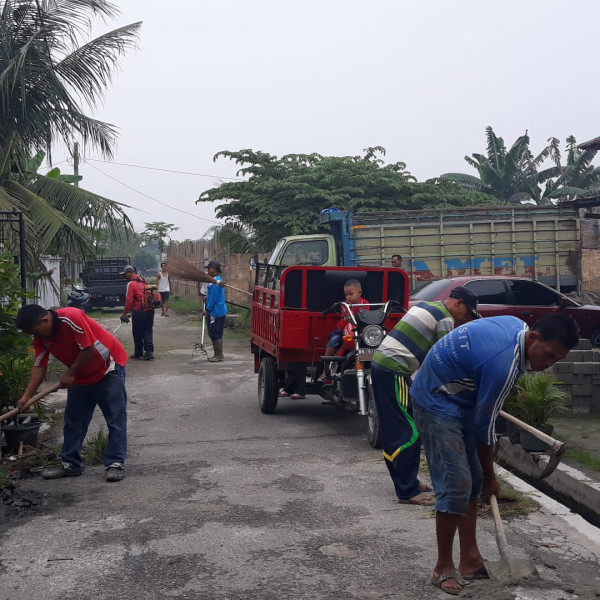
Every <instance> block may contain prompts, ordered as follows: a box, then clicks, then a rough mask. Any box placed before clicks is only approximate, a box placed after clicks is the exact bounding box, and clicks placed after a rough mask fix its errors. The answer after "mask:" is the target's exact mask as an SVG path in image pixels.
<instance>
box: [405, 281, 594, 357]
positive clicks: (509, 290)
mask: <svg viewBox="0 0 600 600" xmlns="http://www.w3.org/2000/svg"><path fill="white" fill-rule="evenodd" d="M458 285H464V286H465V287H467V288H469V289H470V290H472V291H473V292H475V293H476V294H477V295H478V296H479V312H480V313H481V314H482V315H483V316H484V317H496V316H498V315H513V316H515V317H519V319H523V321H525V322H526V323H527V324H528V325H533V323H535V322H536V321H537V320H538V319H539V318H540V317H542V316H543V315H545V314H547V313H549V312H561V313H566V314H569V315H572V316H573V318H574V319H575V320H576V321H577V323H578V324H579V328H580V330H581V337H583V338H589V339H590V340H591V343H592V347H594V348H600V306H590V305H585V306H584V305H581V304H578V303H577V302H575V301H574V300H571V299H570V298H568V297H567V296H564V295H563V294H561V293H559V292H557V291H556V290H554V289H552V288H551V287H548V286H547V285H544V284H543V283H539V282H538V281H533V280H531V279H527V278H526V277H501V276H498V277H495V276H487V277H486V276H483V275H481V276H477V275H475V276H472V277H449V278H447V279H438V280H436V281H432V282H431V283H428V284H427V285H426V286H424V287H422V288H421V289H420V290H419V291H418V292H416V293H415V294H414V295H413V296H411V298H410V300H411V301H410V306H414V305H415V304H417V302H420V301H423V300H427V301H432V300H445V299H446V298H448V296H449V295H450V292H451V291H452V288H455V287H456V286H458Z"/></svg>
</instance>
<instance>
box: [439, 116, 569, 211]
mask: <svg viewBox="0 0 600 600" xmlns="http://www.w3.org/2000/svg"><path fill="white" fill-rule="evenodd" d="M485 132H486V138H487V155H486V156H484V155H483V154H473V155H472V158H471V157H470V156H465V160H466V161H467V163H469V165H471V166H472V167H474V168H475V169H477V171H478V172H479V177H475V176H473V175H468V174H465V173H446V174H444V175H441V176H440V178H441V179H446V180H450V181H453V182H455V183H457V184H458V185H460V186H461V187H463V188H465V189H469V190H473V191H478V192H483V193H486V194H490V195H492V196H495V197H496V198H499V199H500V200H503V201H505V202H512V203H519V202H521V201H522V200H536V201H537V200H538V199H539V198H541V196H542V192H541V188H540V187H539V184H540V183H543V182H545V181H546V180H548V179H549V178H551V177H553V176H557V175H558V174H559V168H560V152H559V148H558V144H559V140H558V139H557V138H550V139H549V140H548V142H549V143H548V146H546V147H545V148H544V149H543V150H542V151H541V152H540V153H539V154H538V155H537V156H534V155H533V154H532V153H531V151H530V149H529V141H530V140H529V135H528V134H527V132H525V134H524V135H522V136H520V137H519V138H517V140H516V141H515V143H514V144H513V145H512V146H511V147H510V148H509V149H507V148H506V146H505V144H504V140H503V139H502V138H501V137H497V136H496V134H495V133H494V131H493V129H492V128H491V127H489V126H488V127H486V129H485ZM546 159H551V160H552V162H553V163H554V166H553V167H550V168H548V169H545V170H543V171H540V172H538V168H539V167H540V166H541V165H542V164H543V163H544V162H545V161H546Z"/></svg>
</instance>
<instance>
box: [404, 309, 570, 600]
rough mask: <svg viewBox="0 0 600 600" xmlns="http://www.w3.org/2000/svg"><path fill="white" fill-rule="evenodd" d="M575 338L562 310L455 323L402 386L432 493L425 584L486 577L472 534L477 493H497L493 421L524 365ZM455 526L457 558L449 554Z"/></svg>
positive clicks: (555, 355) (553, 357) (549, 360)
mask: <svg viewBox="0 0 600 600" xmlns="http://www.w3.org/2000/svg"><path fill="white" fill-rule="evenodd" d="M578 341H579V328H578V326H577V323H576V322H575V320H574V319H573V318H572V317H570V316H569V315H564V314H557V313H551V314H547V315H545V316H544V317H542V318H541V319H540V320H539V321H538V322H537V323H536V324H535V325H534V327H533V329H532V330H530V331H529V330H528V329H527V325H526V324H525V323H524V322H523V321H521V320H520V319H517V318H516V317H510V316H503V317H491V318H487V319H479V320H477V321H472V322H471V323H467V324H466V325H463V326H461V327H458V328H457V329H455V330H454V331H452V332H451V333H449V334H448V335H447V336H446V337H444V338H442V339H441V340H440V341H439V342H437V343H436V344H435V345H434V346H433V348H432V349H431V350H430V351H429V353H428V354H427V356H426V357H425V360H424V362H423V365H422V367H421V369H420V370H419V372H418V373H417V375H416V376H415V379H414V382H413V384H412V386H411V388H410V394H411V396H412V399H413V403H414V419H415V423H416V425H417V429H418V431H419V434H420V435H421V437H422V439H423V444H424V446H425V454H426V457H427V464H428V466H429V471H430V475H431V481H432V484H433V489H434V491H435V495H436V499H435V510H436V535H437V546H438V557H437V563H436V565H435V567H434V569H433V575H432V578H431V582H432V583H433V585H435V586H436V587H439V588H440V589H442V590H443V591H445V592H446V593H448V594H453V595H458V594H459V593H460V591H461V590H462V589H463V588H464V586H465V585H467V584H468V582H469V580H471V579H480V578H487V577H488V575H487V572H486V570H485V566H484V561H483V558H482V556H481V554H480V552H479V548H478V546H477V540H476V520H477V498H478V496H479V492H480V490H481V495H482V497H483V500H484V501H485V502H486V503H488V504H489V502H490V497H491V496H492V495H494V496H498V491H499V487H498V481H497V480H496V476H495V473H494V462H493V449H494V442H495V432H494V423H495V420H496V417H497V416H498V413H499V412H500V410H501V408H502V405H503V403H504V400H505V399H506V397H507V396H508V394H509V393H510V391H511V389H512V387H513V385H514V384H515V383H516V381H517V380H518V378H519V377H520V376H521V375H522V374H523V373H524V372H525V371H543V370H545V369H547V368H549V367H551V366H552V365H553V364H554V363H555V362H556V361H558V360H561V359H563V358H564V357H565V356H566V355H567V354H568V352H569V350H570V349H571V348H573V346H575V345H576V344H577V342H578ZM457 529H458V535H459V540H460V562H459V565H458V570H457V569H456V567H455V566H454V561H453V558H452V545H453V542H454V536H455V533H456V531H457Z"/></svg>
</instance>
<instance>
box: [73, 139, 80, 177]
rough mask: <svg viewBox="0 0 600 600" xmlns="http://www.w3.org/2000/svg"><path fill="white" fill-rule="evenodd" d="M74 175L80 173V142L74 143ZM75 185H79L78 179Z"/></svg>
mask: <svg viewBox="0 0 600 600" xmlns="http://www.w3.org/2000/svg"><path fill="white" fill-rule="evenodd" d="M73 175H75V176H77V175H79V142H75V143H74V144H73ZM74 185H75V187H79V181H76V182H75V183H74Z"/></svg>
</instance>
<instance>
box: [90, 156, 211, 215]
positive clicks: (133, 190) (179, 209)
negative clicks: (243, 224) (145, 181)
mask: <svg viewBox="0 0 600 600" xmlns="http://www.w3.org/2000/svg"><path fill="white" fill-rule="evenodd" d="M90 167H92V169H96V171H98V172H99V173H102V175H104V176H105V177H108V178H109V179H112V180H113V181H116V182H117V183H119V184H121V185H122V186H124V187H126V188H128V189H130V190H131V191H132V192H135V193H136V194H140V196H145V197H146V198H149V199H150V200H153V201H154V202H158V204H162V206H166V207H167V208H171V209H172V210H176V211H177V212H180V213H183V214H184V215H189V216H190V217H194V218H195V219H199V220H200V221H208V222H209V223H215V225H218V224H219V222H218V221H214V220H213V219H205V218H204V217H199V216H198V215H195V214H194V213H191V212H187V211H186V210H182V209H181V208H177V207H176V206H171V205H170V204H167V203H166V202H162V201H161V200H157V199H156V198H153V197H152V196H149V195H148V194H145V193H144V192H140V191H139V190H136V189H135V188H132V187H131V186H130V185H127V184H126V183H123V182H122V181H119V180H118V179H117V178H115V177H112V176H111V175H109V174H108V173H105V172H104V171H102V170H101V169H99V168H98V167H95V166H94V165H90ZM143 212H146V211H143Z"/></svg>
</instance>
